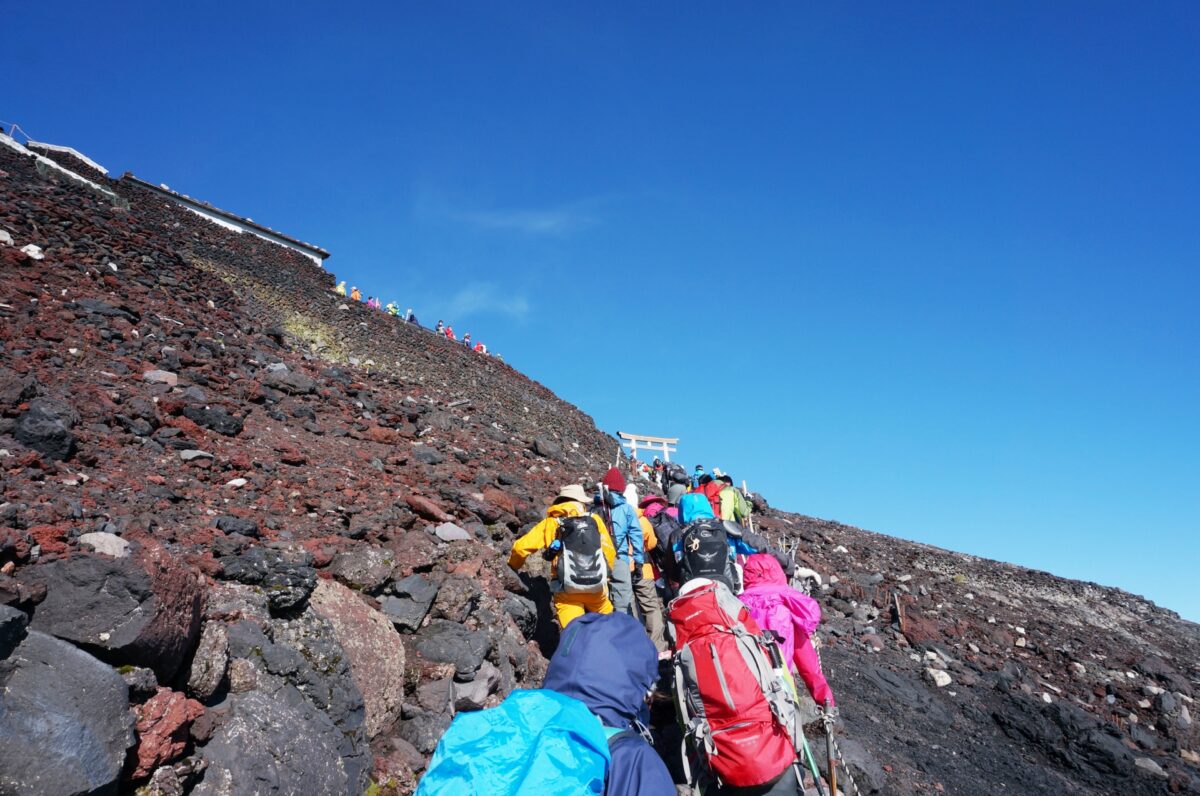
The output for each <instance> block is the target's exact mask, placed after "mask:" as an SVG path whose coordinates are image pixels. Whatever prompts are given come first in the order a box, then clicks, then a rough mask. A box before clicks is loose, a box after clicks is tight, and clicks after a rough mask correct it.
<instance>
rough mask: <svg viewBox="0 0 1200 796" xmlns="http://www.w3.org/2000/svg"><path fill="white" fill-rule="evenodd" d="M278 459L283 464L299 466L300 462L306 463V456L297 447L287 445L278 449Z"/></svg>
mask: <svg viewBox="0 0 1200 796" xmlns="http://www.w3.org/2000/svg"><path fill="white" fill-rule="evenodd" d="M278 451H279V461H281V462H283V463H284V464H290V465H292V466H293V467H299V466H300V465H302V464H307V463H308V456H306V455H305V454H304V452H303V451H301V450H300V449H299V448H296V447H292V446H287V447H282V448H279V449H278Z"/></svg>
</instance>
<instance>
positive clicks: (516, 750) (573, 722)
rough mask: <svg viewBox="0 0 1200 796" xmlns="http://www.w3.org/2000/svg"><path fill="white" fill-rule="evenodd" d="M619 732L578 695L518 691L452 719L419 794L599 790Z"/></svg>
mask: <svg viewBox="0 0 1200 796" xmlns="http://www.w3.org/2000/svg"><path fill="white" fill-rule="evenodd" d="M617 733H618V731H617V730H613V729H610V728H606V727H604V726H603V725H601V723H600V719H598V718H596V716H595V715H594V714H593V713H592V712H591V711H590V710H588V709H587V706H586V705H584V704H583V703H582V702H580V701H579V700H577V699H573V698H572V697H568V696H563V695H562V694H559V693H556V692H554V691H547V690H544V689H538V690H524V691H513V692H512V693H511V694H509V696H508V698H507V699H505V700H504V701H503V702H501V703H500V704H499V705H497V706H496V707H494V708H489V709H487V710H481V711H478V712H475V713H460V714H459V715H458V716H457V717H456V718H455V719H454V721H453V722H452V723H451V724H450V728H449V729H447V730H446V734H445V735H443V736H442V740H441V741H440V742H439V743H438V746H437V750H436V751H435V752H434V753H433V760H432V761H431V762H430V763H429V770H428V771H426V772H425V776H424V777H422V778H421V782H420V784H419V785H418V786H417V792H416V794H415V796H469V795H470V794H478V796H519V794H532V793H536V794H538V796H580V794H589V793H594V794H602V793H604V781H605V778H606V776H607V775H608V767H609V764H610V763H611V762H612V755H611V753H610V752H609V744H610V743H611V742H612V741H615V740H616V737H615V736H616V734H617ZM621 734H622V735H624V734H626V733H624V732H622V733H621Z"/></svg>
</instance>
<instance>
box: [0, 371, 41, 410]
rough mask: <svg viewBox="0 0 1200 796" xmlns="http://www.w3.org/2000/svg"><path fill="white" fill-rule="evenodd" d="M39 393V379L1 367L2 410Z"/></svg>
mask: <svg viewBox="0 0 1200 796" xmlns="http://www.w3.org/2000/svg"><path fill="white" fill-rule="evenodd" d="M35 395H37V381H35V380H34V378H33V377H32V376H21V375H20V374H18V373H17V372H16V371H14V370H10V369H9V368H5V367H0V410H3V409H10V408H12V407H14V406H17V405H18V404H21V403H24V402H25V401H28V400H30V399H31V398H33V397H34V396H35Z"/></svg>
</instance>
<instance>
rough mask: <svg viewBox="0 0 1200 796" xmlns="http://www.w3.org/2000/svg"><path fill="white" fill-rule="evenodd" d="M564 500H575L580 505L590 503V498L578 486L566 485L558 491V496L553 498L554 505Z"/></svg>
mask: <svg viewBox="0 0 1200 796" xmlns="http://www.w3.org/2000/svg"><path fill="white" fill-rule="evenodd" d="M564 500H577V501H579V502H580V503H590V502H591V498H589V497H588V496H587V492H584V491H583V487H582V486H580V485H579V484H568V485H567V486H564V487H563V488H562V489H560V490H558V495H556V496H555V498H554V502H555V503H562V502H563V501H564Z"/></svg>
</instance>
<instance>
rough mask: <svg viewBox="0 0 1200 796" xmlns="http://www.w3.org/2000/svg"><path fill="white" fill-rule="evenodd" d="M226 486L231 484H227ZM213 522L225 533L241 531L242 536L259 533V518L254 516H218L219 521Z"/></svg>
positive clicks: (252, 536)
mask: <svg viewBox="0 0 1200 796" xmlns="http://www.w3.org/2000/svg"><path fill="white" fill-rule="evenodd" d="M244 480H245V479H243V482H244ZM226 486H229V485H228V484H226ZM213 524H214V525H216V526H217V530H219V531H224V532H225V533H240V534H241V535H242V536H248V537H251V538H254V537H257V536H258V535H259V528H258V520H256V519H254V518H253V517H229V516H226V517H217V521H216V522H215V523H213Z"/></svg>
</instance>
